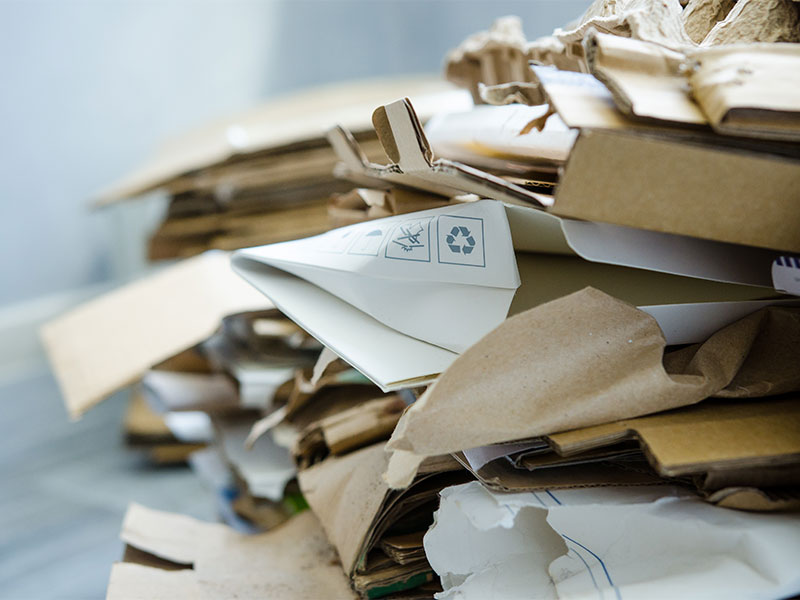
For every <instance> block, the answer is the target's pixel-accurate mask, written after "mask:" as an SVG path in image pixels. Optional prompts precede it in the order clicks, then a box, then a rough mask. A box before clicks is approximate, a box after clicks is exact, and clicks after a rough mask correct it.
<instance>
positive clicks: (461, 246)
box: [445, 226, 475, 254]
mask: <svg viewBox="0 0 800 600" xmlns="http://www.w3.org/2000/svg"><path fill="white" fill-rule="evenodd" d="M445 241H446V242H447V246H448V248H450V250H451V252H455V253H456V254H472V251H473V250H475V238H474V237H472V234H471V233H470V231H469V229H467V228H466V227H462V226H454V227H453V228H452V229H451V230H450V233H448V234H447V237H446V238H445Z"/></svg>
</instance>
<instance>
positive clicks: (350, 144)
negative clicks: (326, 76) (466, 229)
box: [328, 99, 551, 207]
mask: <svg viewBox="0 0 800 600" xmlns="http://www.w3.org/2000/svg"><path fill="white" fill-rule="evenodd" d="M374 120H375V126H376V129H377V130H378V133H379V135H380V139H381V141H382V142H383V143H384V149H385V150H386V153H387V155H389V157H390V159H391V160H393V161H394V163H393V164H390V165H388V166H385V167H381V166H377V165H372V164H369V163H367V162H366V161H365V160H363V153H361V152H360V151H357V148H356V144H355V141H354V140H353V138H352V136H348V135H347V134H346V132H345V131H344V130H343V128H341V127H336V128H333V129H331V130H330V131H329V132H328V139H329V141H330V143H331V145H332V146H333V148H334V150H335V151H336V152H337V154H338V155H339V157H340V158H341V159H342V161H343V167H340V168H339V169H338V171H337V172H338V174H340V175H341V176H343V177H347V178H351V179H353V180H354V181H356V182H357V183H366V184H367V185H369V184H368V183H367V182H369V181H371V180H379V181H384V182H388V183H393V184H397V185H403V186H407V187H412V188H416V189H420V190H424V191H427V192H432V193H435V194H441V195H443V196H447V197H453V196H460V195H463V194H476V195H477V196H479V197H481V198H491V199H494V200H501V201H503V202H507V203H511V204H522V205H525V206H537V207H544V206H547V205H549V204H550V203H551V199H550V198H549V197H548V196H544V195H542V194H537V193H535V192H530V191H528V190H526V189H525V188H523V187H521V186H518V185H515V184H513V183H510V182H508V181H506V180H504V179H502V178H500V177H496V176H494V175H491V174H489V173H486V172H484V171H481V170H479V169H475V168H473V167H470V166H467V165H463V164H460V163H457V162H453V161H448V160H445V159H436V160H434V159H433V155H432V152H431V151H430V145H429V144H428V141H427V139H426V138H425V133H424V132H423V130H422V127H421V126H420V124H419V119H418V118H417V116H416V113H415V112H414V108H413V107H412V106H411V103H410V102H409V101H408V99H405V100H398V101H396V102H393V103H391V104H387V105H385V106H382V107H379V108H378V109H377V110H376V111H375V113H374ZM357 160H358V163H357ZM359 163H360V164H359Z"/></svg>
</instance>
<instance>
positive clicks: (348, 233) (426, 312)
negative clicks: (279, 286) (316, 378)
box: [234, 201, 520, 352]
mask: <svg viewBox="0 0 800 600" xmlns="http://www.w3.org/2000/svg"><path fill="white" fill-rule="evenodd" d="M242 258H244V259H250V260H256V261H258V262H261V263H263V264H267V265H270V266H273V267H277V268H279V269H281V270H283V271H285V272H287V273H291V274H293V275H296V276H298V277H301V278H303V279H305V280H306V281H309V282H311V283H313V284H315V285H316V286H318V287H319V288H321V289H323V290H326V291H327V292H329V293H331V294H333V295H335V296H337V297H338V298H341V299H342V300H344V301H345V302H347V303H349V304H350V305H352V306H354V307H356V308H357V309H359V310H361V311H362V312H364V313H366V314H368V315H370V316H372V317H373V318H375V319H377V320H378V321H380V322H382V323H384V324H386V325H388V326H389V327H391V328H392V329H395V330H397V331H399V332H401V333H404V334H406V335H409V336H411V337H413V338H415V339H418V340H422V341H425V342H428V343H431V344H434V345H436V346H440V347H442V348H445V349H448V350H451V351H453V352H463V351H464V350H465V349H466V348H468V347H469V346H470V345H472V344H473V343H475V342H476V341H477V340H478V339H480V338H481V337H482V336H483V335H485V334H486V333H488V332H489V331H491V330H492V329H493V328H494V327H495V326H496V325H497V323H499V322H501V321H502V320H503V319H504V318H505V316H506V314H507V313H508V308H509V306H510V305H511V300H512V299H513V297H514V292H515V290H516V289H517V287H519V284H520V280H519V274H518V273H517V265H516V260H515V258H514V248H513V246H512V243H511V235H510V232H509V228H508V220H507V219H506V214H505V210H504V208H503V205H502V204H500V203H498V202H487V201H483V202H475V203H470V204H461V205H456V206H453V207H446V208H439V209H433V210H427V211H421V212H418V213H413V214H411V215H401V216H397V217H390V218H387V219H380V220H377V221H371V222H367V223H359V224H357V225H351V226H349V227H342V228H339V229H335V230H333V231H330V232H328V233H325V234H322V235H319V236H315V237H312V238H307V239H304V240H296V241H292V242H285V243H282V244H271V245H268V246H261V247H259V248H251V249H247V250H242V251H240V252H237V258H236V261H235V262H234V265H235V266H236V265H238V264H239V261H240V260H241V259H242ZM334 349H335V348H334Z"/></svg>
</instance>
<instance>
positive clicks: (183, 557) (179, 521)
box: [120, 503, 227, 565]
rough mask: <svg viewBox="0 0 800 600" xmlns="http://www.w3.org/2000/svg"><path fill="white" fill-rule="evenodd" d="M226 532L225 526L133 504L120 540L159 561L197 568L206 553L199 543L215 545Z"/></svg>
mask: <svg viewBox="0 0 800 600" xmlns="http://www.w3.org/2000/svg"><path fill="white" fill-rule="evenodd" d="M226 529H227V528H226V527H225V526H224V525H219V524H216V523H202V522H200V521H197V520H195V519H192V518H190V517H185V516H183V515H175V514H171V513H166V512H162V511H158V510H153V509H150V508H147V507H144V506H142V505H140V504H135V503H134V504H131V505H130V506H129V507H128V512H127V513H126V514H125V521H124V522H123V524H122V533H121V534H120V537H121V539H122V541H123V542H125V543H126V544H130V545H131V546H134V547H135V548H138V549H139V550H144V551H145V552H149V553H150V554H153V555H155V556H158V557H159V558H163V559H165V560H169V561H172V562H175V563H179V564H184V565H194V563H195V562H196V561H197V560H198V558H199V557H200V556H201V555H202V552H203V549H202V548H201V547H200V546H198V544H197V542H198V540H200V539H203V540H204V541H205V542H207V543H214V541H215V540H217V541H219V539H220V537H221V536H223V535H225V532H226Z"/></svg>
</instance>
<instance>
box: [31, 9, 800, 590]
mask: <svg viewBox="0 0 800 600" xmlns="http://www.w3.org/2000/svg"><path fill="white" fill-rule="evenodd" d="M684 4H686V7H685V8H684V7H683V6H682V4H681V3H680V2H678V0H669V1H659V2H652V1H650V0H626V1H624V2H622V1H618V2H613V3H609V2H603V1H598V2H596V3H594V4H593V5H592V6H591V7H590V9H589V10H588V11H587V13H586V14H585V15H584V16H583V17H582V18H581V19H580V20H579V21H578V22H576V24H575V25H574V26H571V27H569V28H565V29H559V30H556V31H555V32H554V34H553V35H552V36H550V37H548V38H546V39H543V40H537V41H535V42H532V43H528V42H527V41H526V40H525V39H524V36H522V34H521V29H520V27H519V23H518V22H517V21H515V20H513V19H511V20H509V19H506V20H502V21H501V22H500V23H499V24H498V25H497V26H496V27H495V28H493V29H492V30H491V31H490V32H488V33H484V34H479V35H477V36H474V37H472V38H470V39H469V40H467V41H466V42H465V43H464V44H463V45H462V47H461V48H459V49H458V50H457V51H455V52H454V53H452V54H451V55H450V57H449V58H448V67H447V73H448V76H449V78H450V79H451V80H453V81H454V82H456V83H458V84H459V85H462V86H463V87H464V88H467V89H468V90H469V91H470V92H471V94H472V96H473V98H474V99H475V100H476V102H478V104H477V105H475V106H463V105H461V104H458V103H452V104H450V105H448V106H446V107H444V106H442V105H441V104H439V105H438V106H439V108H442V109H443V110H439V111H438V114H436V115H432V113H431V111H430V110H428V108H427V107H426V105H425V104H424V103H418V102H416V100H415V99H413V98H412V99H409V98H403V97H402V96H405V95H406V93H407V92H405V91H404V90H403V89H402V86H403V85H407V84H405V83H403V82H397V85H399V86H400V88H398V90H399V91H398V93H397V94H396V95H397V96H401V99H399V100H394V99H393V101H386V100H383V99H381V100H379V101H375V102H372V104H371V106H370V108H369V109H368V110H367V109H365V108H364V106H363V105H362V104H363V102H366V101H367V100H369V98H368V95H367V93H366V92H363V93H362V94H361V95H359V94H356V93H355V92H352V95H351V96H350V97H349V98H348V99H347V101H346V102H345V101H344V100H343V104H342V106H343V107H345V108H346V109H347V110H352V115H351V114H350V113H347V114H348V115H349V116H337V115H335V114H333V113H334V112H335V111H332V112H331V113H330V114H327V113H326V114H324V115H322V116H320V119H333V118H337V119H339V122H338V123H336V122H330V123H327V124H326V125H328V126H329V127H328V133H327V140H328V142H329V143H330V148H329V149H325V150H324V153H325V156H326V158H325V161H327V162H324V161H320V162H319V163H318V166H320V171H319V173H320V179H319V181H322V180H324V181H325V182H326V183H325V185H324V186H322V185H321V186H320V187H319V188H318V191H319V192H320V193H321V192H322V188H323V187H324V188H325V193H324V195H320V196H319V198H318V200H319V201H320V204H319V206H323V204H322V202H323V201H324V202H325V203H327V206H326V208H325V211H326V214H328V215H329V216H330V223H332V224H334V225H336V226H337V227H336V228H335V229H331V230H330V231H326V232H324V233H321V234H319V235H315V236H311V237H305V238H303V239H292V240H290V241H281V242H279V243H272V244H268V245H263V246H257V247H250V248H246V249H240V250H238V251H236V252H235V253H234V254H233V255H232V256H228V255H222V254H217V253H206V254H203V255H201V256H200V257H196V258H192V259H189V260H186V261H184V262H182V263H179V264H178V265H175V266H172V267H170V268H168V269H165V270H163V271H161V272H160V273H157V274H155V275H153V276H152V277H150V278H149V279H146V280H143V281H141V282H138V283H136V284H133V285H131V286H129V287H127V288H125V289H123V290H120V291H118V292H115V293H113V294H112V295H110V296H108V297H106V298H103V299H101V300H98V301H96V303H95V304H93V305H90V306H87V307H84V308H82V309H79V310H78V311H76V312H75V313H73V314H71V315H68V316H66V317H64V318H63V319H62V320H60V321H59V322H56V323H54V324H52V325H51V326H49V328H48V330H47V331H46V333H45V338H46V341H47V345H48V347H49V351H50V353H51V357H52V359H53V363H54V365H55V367H56V371H57V373H58V374H59V377H60V380H61V383H62V387H63V389H64V393H65V397H66V399H67V404H68V407H69V408H70V411H71V413H72V414H73V415H78V414H80V412H81V411H83V410H85V409H86V408H88V406H90V405H91V404H92V403H94V402H97V401H99V400H100V399H101V398H102V397H104V396H105V395H108V394H109V393H111V392H112V391H114V390H116V389H119V388H121V387H123V386H125V385H127V384H129V383H132V382H134V381H138V380H141V389H142V390H143V393H144V395H145V396H146V397H147V399H148V400H149V403H150V406H151V407H152V408H153V409H154V410H156V412H158V413H159V414H160V415H161V417H162V419H163V423H164V424H165V426H167V427H169V429H170V431H171V432H172V435H174V436H175V437H177V438H180V439H182V440H184V441H185V442H186V443H201V442H202V443H209V444H210V446H209V447H208V448H207V449H205V450H203V451H201V452H198V453H195V454H193V455H192V457H191V458H190V461H191V462H192V464H193V465H194V466H195V467H196V468H197V469H198V471H199V472H200V473H201V474H202V475H203V476H204V477H205V478H206V479H207V480H208V481H209V482H210V483H211V485H212V487H213V488H214V489H215V490H216V492H217V494H218V497H220V498H221V499H223V500H224V501H222V502H221V504H220V506H221V512H222V514H223V516H225V517H226V520H227V521H228V522H229V523H230V524H232V525H234V526H235V527H237V528H239V529H240V530H242V531H253V530H256V529H259V528H260V529H266V528H274V527H276V526H278V525H279V524H280V523H282V522H283V521H285V520H288V523H284V524H282V525H280V528H278V529H277V530H276V531H273V532H270V533H269V534H266V535H257V536H254V537H244V536H243V535H241V534H240V533H233V532H231V531H230V530H228V529H222V528H216V527H211V526H202V525H200V524H197V523H195V522H190V521H186V520H184V519H181V518H179V517H170V516H165V515H160V514H157V513H151V512H149V511H147V510H145V509H142V508H140V507H133V508H132V509H131V511H130V513H129V516H128V518H127V519H126V524H125V526H124V528H123V539H125V541H126V542H127V543H128V545H129V547H130V549H129V550H128V552H127V553H126V557H125V561H124V562H123V563H120V564H118V565H116V566H115V568H114V571H113V573H112V579H111V584H110V588H109V595H110V597H125V596H126V594H127V595H130V594H133V595H137V597H142V598H155V597H163V596H180V595H185V596H189V597H193V596H204V595H211V596H214V597H217V596H218V597H232V596H236V595H240V596H253V595H259V594H264V593H266V594H273V595H281V596H285V597H292V598H294V597H297V598H300V597H314V596H315V595H332V596H338V595H341V596H343V597H348V595H352V594H357V595H358V596H361V597H366V598H382V597H385V598H424V597H431V596H432V595H433V594H436V597H437V598H442V599H443V598H498V599H499V598H529V597H536V598H584V597H590V596H599V597H601V598H603V597H608V598H612V597H615V598H621V597H625V598H628V599H630V598H652V597H697V596H700V597H707V596H715V595H719V596H720V597H730V596H736V597H738V596H744V597H752V598H778V597H787V596H791V595H796V594H799V593H800V579H798V576H797V569H796V567H795V562H796V560H793V559H794V557H795V556H796V555H797V552H798V549H800V517H798V511H800V402H798V395H799V394H800V370H798V368H797V365H798V364H800V298H799V297H800V256H798V254H800V211H798V209H797V207H798V202H797V201H798V197H797V194H798V192H797V190H798V189H800V138H798V135H797V131H798V123H797V119H798V114H800V98H798V96H797V89H796V88H797V86H796V85H794V84H795V83H796V82H795V73H796V72H800V71H798V69H797V67H800V54H798V52H797V48H796V47H795V45H794V44H792V43H788V42H796V41H799V40H800V34H799V33H798V31H800V29H798V22H800V20H799V18H798V14H799V13H798V7H797V6H796V5H794V4H793V3H792V2H790V1H789V0H786V1H785V2H784V1H780V2H774V1H770V2H760V1H758V0H740V1H739V2H737V3H735V6H734V5H733V3H719V2H708V1H694V0H690V1H689V2H688V3H684ZM784 17H786V18H785V19H784ZM781 19H783V20H781ZM770 24H773V26H770ZM731 42H737V43H736V44H732V43H731ZM531 59H533V60H535V63H536V64H533V65H529V64H528V61H529V60H531ZM407 89H409V90H411V88H410V87H409V88H407ZM388 90H389V88H386V90H384V91H388ZM392 91H393V90H392ZM462 92H463V90H462ZM460 97H461V98H462V99H463V97H464V96H463V93H462V95H461V96H460ZM334 104H335V103H334ZM345 108H343V109H342V110H343V112H347V111H346V110H345ZM287 110H288V109H287ZM290 112H291V111H289V112H287V113H286V115H287V116H286V119H285V121H286V123H285V127H286V131H290V130H291V131H294V133H292V134H291V135H289V134H287V136H288V137H286V138H285V139H284V138H281V140H282V141H280V143H279V142H278V141H275V140H273V138H272V137H270V138H269V139H270V142H269V144H266V143H264V144H259V145H258V147H257V148H256V147H255V146H254V149H253V151H252V152H244V153H242V156H237V157H232V156H229V155H228V154H225V156H224V157H222V156H215V157H214V158H213V160H209V161H206V162H205V163H203V164H200V163H199V162H198V163H197V164H196V166H195V167H192V168H193V169H194V170H196V171H197V173H195V174H192V175H189V174H187V173H186V172H182V174H181V176H180V177H177V176H176V179H175V180H174V181H173V182H172V183H170V184H169V186H168V188H169V189H170V190H171V192H172V193H173V195H174V200H173V205H174V207H175V210H176V211H177V210H178V208H179V207H180V208H181V209H182V208H184V207H185V208H188V207H189V206H190V203H189V201H190V200H191V201H195V200H198V202H199V201H200V200H202V199H203V198H206V199H207V196H208V194H210V193H211V192H210V190H212V189H213V190H214V194H217V195H216V196H215V201H218V200H219V198H220V197H221V196H219V194H220V193H221V192H220V190H222V189H223V188H222V187H221V186H222V184H223V183H225V181H234V182H236V185H239V186H241V187H239V188H235V190H236V192H235V193H232V194H231V195H230V196H229V198H230V199H231V202H230V207H231V208H230V210H231V211H234V210H235V211H238V210H240V208H241V207H244V206H246V205H248V204H247V203H248V202H249V201H250V200H252V198H253V197H254V196H253V195H251V194H250V192H253V191H254V190H258V193H259V194H260V193H262V192H263V193H264V194H265V196H264V198H266V197H267V195H269V197H270V198H273V199H274V198H278V197H279V196H281V194H283V193H284V192H286V194H287V195H288V196H291V197H292V198H294V199H296V198H297V197H299V195H303V194H305V193H306V192H303V193H302V194H301V193H300V192H298V188H296V187H294V186H293V183H287V181H290V182H294V183H297V182H298V181H299V179H298V180H294V179H291V178H290V179H289V180H286V179H281V178H280V177H277V178H274V177H275V173H276V169H278V170H281V172H283V170H285V172H286V173H299V172H306V173H307V174H309V178H308V179H305V180H304V181H306V182H313V181H317V180H316V179H315V177H313V176H311V175H310V174H312V173H315V171H313V169H311V167H310V166H309V165H310V164H311V162H312V161H311V158H310V157H311V154H312V153H311V151H310V149H311V148H312V146H313V148H315V149H316V150H314V152H316V151H317V150H319V151H320V152H322V149H323V145H322V140H321V136H319V134H318V137H315V138H313V139H314V142H313V144H311V142H309V141H308V140H310V139H311V137H310V136H308V135H306V134H304V135H306V137H304V138H303V139H304V140H306V141H305V142H303V143H302V144H301V143H300V142H299V141H298V140H299V139H300V137H299V135H296V133H297V132H300V131H305V130H304V129H303V126H301V125H298V124H297V120H295V119H301V116H299V115H300V113H302V111H299V112H298V113H296V116H292V115H295V113H291V114H290ZM370 113H371V114H372V119H371V121H372V128H374V131H373V130H372V128H370V127H369V126H367V125H365V123H368V121H369V114H370ZM321 114H322V113H321ZM429 117H430V118H429ZM423 123H425V125H423ZM292 124H294V125H292ZM294 126H296V130H294V129H293V127H294ZM233 131H234V133H233V134H231V131H230V128H229V130H228V134H229V135H233V136H234V138H235V137H236V135H238V134H237V133H236V131H237V130H236V129H235V128H234V130H233ZM267 137H269V136H267ZM265 139H266V138H265ZM276 139H277V138H276ZM281 144H283V145H281ZM293 144H294V145H293ZM315 144H316V145H315ZM277 148H280V149H281V150H280V151H278V150H277ZM328 153H329V154H328ZM179 154H180V153H179ZM315 156H316V155H315ZM378 156H383V158H381V159H379V158H377V157H378ZM223 158H224V160H222V159H223ZM273 161H275V162H273ZM323 162H324V165H325V167H324V168H323V167H322V166H321V165H323ZM334 163H335V164H334ZM315 164H317V163H315ZM226 177H228V178H230V179H227V180H226V179H225V178H226ZM164 181H166V179H165V180H164ZM176 182H177V183H176ZM247 182H255V183H253V185H252V187H250V188H248V187H247V185H246V183H247ZM179 184H180V185H179ZM159 185H161V184H159ZM181 186H185V187H183V188H182V187H181ZM204 186H205V187H204ZM234 187H235V186H234ZM189 188H191V190H192V192H191V193H190V192H189V191H188V190H189ZM315 189H317V188H315ZM203 190H205V191H203ZM334 191H335V192H336V193H335V194H333V195H331V194H330V192H334ZM267 192H268V193H267ZM295 192H297V194H295ZM315 193H316V192H315ZM182 194H183V195H182ZM204 194H205V196H204ZM256 195H257V194H256ZM288 196H287V197H288ZM328 196H330V197H328ZM304 197H308V196H304ZM280 201H282V200H280ZM280 201H279V200H275V202H276V203H279V202H280ZM184 203H186V204H185V205H184ZM199 204H202V202H199ZM199 204H197V205H198V206H199ZM192 206H193V205H192ZM248 206H252V205H248ZM263 206H264V207H265V206H266V204H264V205H263ZM271 206H273V208H274V207H275V206H277V204H274V205H271ZM234 207H236V208H235V209H234ZM262 208H263V207H262ZM242 210H243V209H242ZM248 210H249V209H248ZM259 210H261V209H259ZM269 210H270V211H272V208H270V209H269ZM292 210H294V209H292ZM262 212H263V214H264V215H266V216H265V217H264V218H267V216H269V218H273V217H274V215H275V214H276V213H273V212H269V213H268V212H267V209H266V208H263V211H262ZM254 214H255V213H254ZM183 218H184V217H180V219H183ZM192 218H194V217H192ZM198 218H199V217H198ZM261 218H262V216H257V217H256V216H248V217H247V218H245V219H244V220H243V221H242V222H243V223H249V224H253V225H257V226H258V228H259V231H261V232H262V233H263V232H265V231H267V229H266V228H264V227H262V224H263V222H262V221H261V220H260V219H261ZM326 218H327V217H326ZM171 219H172V221H170V220H168V221H167V223H165V225H164V227H163V228H162V230H161V233H160V234H158V235H159V236H161V238H160V239H162V240H163V239H166V234H165V233H164V232H165V231H166V230H167V229H168V228H169V227H171V222H177V221H178V220H179V217H178V216H177V214H175V215H173V217H171ZM187 219H188V217H187ZM303 221H304V222H310V220H308V219H305V218H304V219H303ZM186 222H187V224H188V220H187V221H186ZM200 222H201V221H193V222H192V223H200ZM325 228H327V227H325ZM286 231H287V237H297V232H296V231H294V230H291V231H293V233H291V234H289V233H288V232H289V231H290V230H289V229H287V230H286ZM259 235H260V234H259ZM237 236H239V233H236V235H233V234H232V235H231V238H230V239H237V240H239V241H242V240H243V239H244V237H242V236H240V237H237ZM158 239H159V237H158V236H157V237H156V240H158ZM176 239H177V238H176ZM248 239H249V240H250V241H251V242H255V239H256V238H248ZM270 239H275V240H277V239H279V238H278V237H276V238H270ZM218 241H219V240H218ZM184 242H186V244H187V245H185V246H184V245H183V244H184ZM215 243H216V242H215ZM219 243H220V244H221V243H222V242H219ZM237 243H238V242H237ZM180 244H181V247H185V248H192V245H191V243H189V242H188V240H182V241H180ZM200 245H203V247H205V246H207V245H208V244H207V243H206V241H204V242H202V244H200ZM194 251H195V250H187V253H189V252H194ZM229 267H232V270H231V269H230V268H229ZM234 272H235V273H236V274H238V276H240V277H237V275H235V274H234ZM245 281H246V282H247V283H245ZM248 284H249V286H248ZM269 303H271V305H270V304H269ZM198 361H199V362H198ZM176 415H177V416H179V417H180V418H179V419H177V420H176V419H175V418H174V417H175V416H176ZM306 505H307V507H308V508H309V509H310V513H313V515H312V514H310V513H309V512H306V513H303V514H300V515H296V514H294V513H296V512H298V511H300V510H302V508H304V507H306ZM292 515H294V516H292ZM161 530H163V532H164V533H161ZM292 540H295V542H296V545H295V546H294V547H292V546H291V544H292ZM320 540H322V541H323V542H325V543H323V544H321V545H320V544H319V543H318V542H319V541H320ZM309 544H310V545H309ZM312 546H313V547H312ZM221 557H222V558H221ZM136 563H138V564H136ZM332 567H335V568H333V569H332ZM326 586H327V590H326V592H324V593H320V589H322V587H326ZM275 590H280V592H278V591H275Z"/></svg>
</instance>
